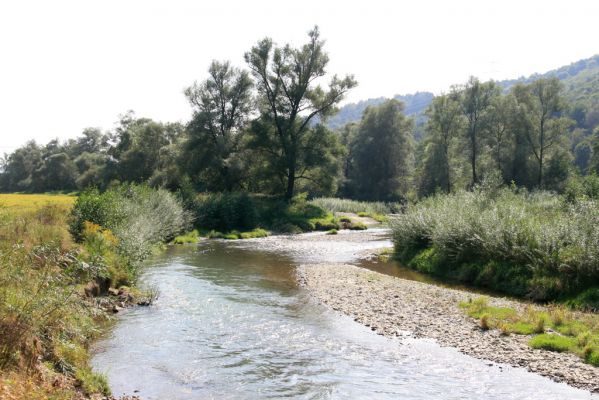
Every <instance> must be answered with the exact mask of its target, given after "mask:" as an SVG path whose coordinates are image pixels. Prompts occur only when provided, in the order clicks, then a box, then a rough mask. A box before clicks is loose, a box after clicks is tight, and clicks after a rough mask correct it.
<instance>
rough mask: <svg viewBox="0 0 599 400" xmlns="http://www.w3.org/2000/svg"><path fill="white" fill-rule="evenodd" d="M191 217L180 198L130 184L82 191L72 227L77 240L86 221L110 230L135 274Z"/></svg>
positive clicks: (158, 190)
mask: <svg viewBox="0 0 599 400" xmlns="http://www.w3.org/2000/svg"><path fill="white" fill-rule="evenodd" d="M191 219H192V218H191V214H190V213H189V212H188V211H185V210H184V208H183V205H182V203H181V201H180V200H179V199H177V198H176V197H175V196H174V195H173V194H171V193H169V192H168V191H166V190H164V189H151V188H149V187H148V186H136V185H130V186H121V187H117V188H115V189H111V190H108V191H106V192H104V193H100V192H98V191H97V190H93V189H92V190H88V191H86V192H84V193H82V194H81V195H80V196H79V197H78V198H77V201H76V202H75V205H74V207H73V211H72V219H71V225H70V226H71V232H72V234H73V236H74V237H75V238H77V239H78V240H82V239H83V236H82V235H83V232H84V226H85V223H86V222H93V223H94V224H97V225H99V226H101V227H102V228H106V229H110V230H111V231H112V233H113V234H114V235H115V236H116V238H117V239H118V244H117V252H118V253H119V254H120V255H121V256H122V257H123V258H125V259H126V262H127V263H128V264H129V266H130V268H131V273H132V275H133V276H135V274H136V269H137V267H138V266H139V264H140V263H141V262H142V261H143V260H144V259H145V258H146V257H147V256H149V255H150V253H151V250H152V246H154V245H157V244H159V243H162V242H168V241H170V240H172V239H173V238H174V237H175V236H176V235H177V234H178V233H180V232H181V231H183V230H185V229H186V228H187V227H188V226H189V224H190V222H191Z"/></svg>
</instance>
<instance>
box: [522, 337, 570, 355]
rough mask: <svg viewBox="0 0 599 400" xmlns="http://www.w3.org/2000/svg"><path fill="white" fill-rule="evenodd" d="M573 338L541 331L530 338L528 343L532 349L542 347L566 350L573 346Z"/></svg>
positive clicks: (552, 349) (551, 349) (560, 350)
mask: <svg viewBox="0 0 599 400" xmlns="http://www.w3.org/2000/svg"><path fill="white" fill-rule="evenodd" d="M574 343H575V341H574V339H572V338H569V337H566V336H561V335H552V334H547V333H543V334H541V335H537V336H535V337H533V338H532V339H530V341H529V342H528V344H529V345H530V347H532V348H533V349H544V350H550V351H559V352H562V351H568V350H570V349H571V348H572V347H573V346H574Z"/></svg>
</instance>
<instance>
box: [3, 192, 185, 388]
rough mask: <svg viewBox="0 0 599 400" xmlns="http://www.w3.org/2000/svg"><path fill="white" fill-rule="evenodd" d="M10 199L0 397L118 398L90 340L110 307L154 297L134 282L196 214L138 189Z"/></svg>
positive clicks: (5, 214)
mask: <svg viewBox="0 0 599 400" xmlns="http://www.w3.org/2000/svg"><path fill="white" fill-rule="evenodd" d="M0 202H4V203H5V204H7V205H8V206H0V374H1V375H0V376H1V377H0V397H2V398H10V399H32V398H55V399H72V398H81V396H83V395H91V394H97V393H100V394H105V395H106V394H109V387H108V384H107V382H106V379H105V378H104V377H103V376H101V375H98V374H95V373H93V372H92V370H91V368H90V367H89V364H88V361H89V353H88V348H89V345H90V343H91V341H92V340H93V339H94V338H96V337H97V336H98V335H99V334H100V333H101V332H102V329H101V326H102V324H104V323H105V321H106V319H107V318H108V315H109V314H108V312H112V311H113V310H115V309H117V308H118V307H120V306H124V305H126V304H127V303H138V302H139V303H148V302H150V301H151V298H149V297H151V295H152V294H151V293H148V294H146V293H143V292H140V291H139V290H136V289H132V288H131V285H134V283H135V279H136V277H137V274H138V272H139V267H140V265H141V262H142V261H143V260H144V259H145V257H147V256H148V255H149V254H150V252H151V246H153V245H156V244H158V243H160V242H161V241H164V240H168V239H169V238H170V237H171V236H174V235H175V234H177V233H179V232H180V231H181V229H183V227H184V226H186V224H187V223H188V222H189V221H187V220H186V218H187V214H186V211H184V209H183V207H182V205H181V204H180V203H179V201H178V200H177V199H176V198H175V196H173V195H172V194H171V193H168V192H166V191H163V192H161V191H157V190H153V189H149V188H146V187H137V186H130V187H127V188H118V189H114V190H111V191H108V192H105V193H103V194H99V193H98V192H95V191H89V192H86V193H83V194H82V195H81V196H79V197H78V198H77V199H76V200H75V199H74V198H73V197H71V196H58V195H52V196H39V195H31V196H30V195H18V197H16V196H14V195H0Z"/></svg>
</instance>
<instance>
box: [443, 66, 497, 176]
mask: <svg viewBox="0 0 599 400" xmlns="http://www.w3.org/2000/svg"><path fill="white" fill-rule="evenodd" d="M456 89H457V90H456V91H455V92H454V96H456V97H457V98H458V99H459V101H460V104H461V108H462V113H463V114H464V116H465V117H466V129H465V137H466V141H467V147H468V151H469V153H470V169H471V171H472V181H471V185H472V186H473V185H475V184H477V183H478V180H479V176H478V173H477V170H476V168H477V163H478V156H479V151H480V146H481V142H482V137H483V136H484V133H485V128H486V127H485V124H486V122H487V120H486V118H487V116H488V111H489V109H490V107H491V104H492V101H493V98H494V97H496V96H498V95H499V89H498V88H497V86H496V85H495V83H494V82H492V81H490V82H484V83H483V82H480V81H479V80H478V79H476V78H474V77H471V78H470V80H469V81H468V82H467V83H466V84H465V85H464V86H462V87H460V88H456Z"/></svg>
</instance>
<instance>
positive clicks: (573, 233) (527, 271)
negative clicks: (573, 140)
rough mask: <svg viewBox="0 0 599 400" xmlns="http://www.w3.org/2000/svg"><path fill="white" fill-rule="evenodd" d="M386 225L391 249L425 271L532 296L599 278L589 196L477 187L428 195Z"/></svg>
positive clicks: (598, 243)
mask: <svg viewBox="0 0 599 400" xmlns="http://www.w3.org/2000/svg"><path fill="white" fill-rule="evenodd" d="M391 226H392V228H393V232H394V243H395V251H396V254H397V256H398V257H399V258H400V259H401V260H403V261H404V262H407V263H408V264H411V265H412V266H415V267H416V268H419V269H422V270H426V271H427V272H432V273H435V274H438V275H444V276H448V277H451V278H457V279H460V280H463V281H466V282H469V283H474V284H477V285H481V286H487V287H491V288H494V289H500V290H503V291H506V292H509V293H513V294H517V295H523V296H527V297H530V298H532V299H536V300H551V299H558V298H562V297H565V296H570V295H575V294H578V293H580V292H582V291H583V290H585V289H589V288H593V287H597V286H599V204H598V203H597V202H596V201H594V200H583V201H578V202H574V203H570V202H566V201H564V199H562V198H561V197H559V196H556V195H554V194H551V193H547V192H535V193H527V192H516V191H514V190H511V189H508V188H505V189H499V190H483V189H478V190H475V191H472V192H465V191H464V192H459V193H455V194H451V195H438V196H435V197H432V198H429V199H426V200H424V201H422V202H421V203H419V204H418V205H415V206H413V207H411V208H410V209H409V210H408V211H407V212H406V213H405V214H403V215H400V216H398V217H397V218H394V219H393V220H392V221H391ZM427 249H428V251H427V252H426V253H423V250H427ZM591 290H592V289H591Z"/></svg>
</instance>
